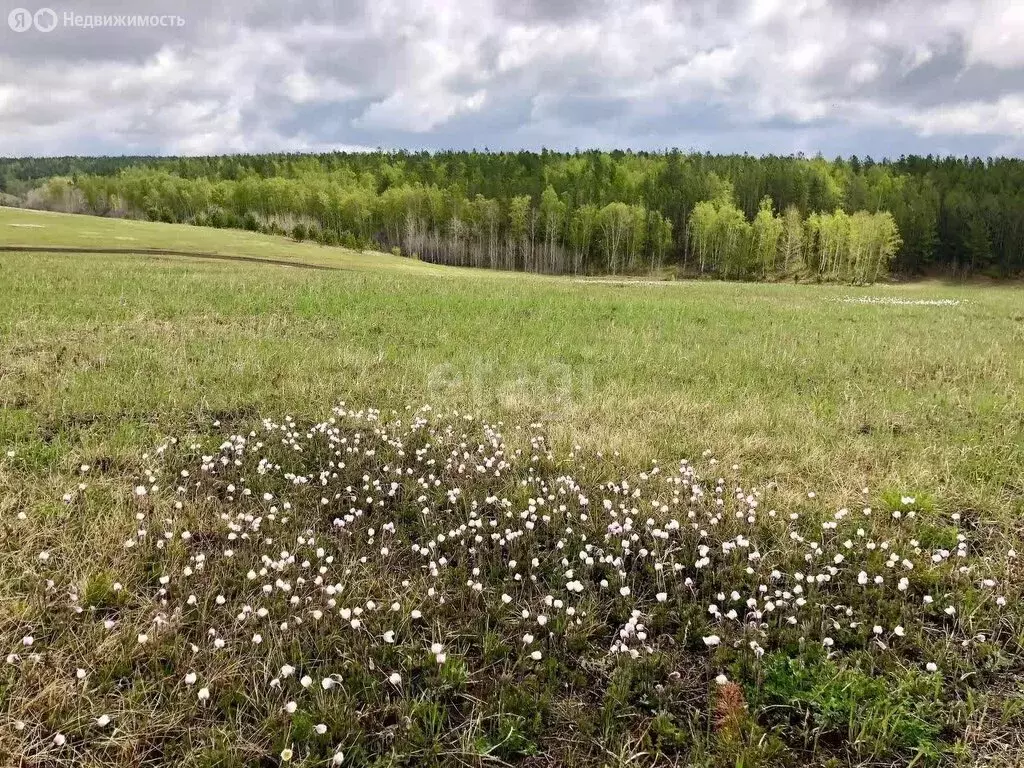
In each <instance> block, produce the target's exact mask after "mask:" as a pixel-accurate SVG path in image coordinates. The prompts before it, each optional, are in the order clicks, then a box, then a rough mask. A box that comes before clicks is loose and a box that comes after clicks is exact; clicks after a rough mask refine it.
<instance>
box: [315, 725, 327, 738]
mask: <svg viewBox="0 0 1024 768" xmlns="http://www.w3.org/2000/svg"><path fill="white" fill-rule="evenodd" d="M313 730H314V731H316V732H317V733H318V734H319V735H320V736H323V735H324V734H325V733H327V726H326V725H324V724H323V723H318V724H317V725H316V727H314V728H313Z"/></svg>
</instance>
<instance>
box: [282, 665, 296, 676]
mask: <svg viewBox="0 0 1024 768" xmlns="http://www.w3.org/2000/svg"><path fill="white" fill-rule="evenodd" d="M294 674H295V667H293V666H292V665H291V664H285V665H284V666H283V667H281V677H291V676H292V675H294Z"/></svg>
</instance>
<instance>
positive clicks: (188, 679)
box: [185, 672, 197, 685]
mask: <svg viewBox="0 0 1024 768" xmlns="http://www.w3.org/2000/svg"><path fill="white" fill-rule="evenodd" d="M196 679H197V678H196V673H195V672H189V673H188V674H187V675H185V685H192V684H193V683H195V681H196Z"/></svg>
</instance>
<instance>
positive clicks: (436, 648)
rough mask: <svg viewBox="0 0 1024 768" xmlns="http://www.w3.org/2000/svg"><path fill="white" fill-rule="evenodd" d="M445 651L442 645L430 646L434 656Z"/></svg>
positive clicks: (432, 644)
mask: <svg viewBox="0 0 1024 768" xmlns="http://www.w3.org/2000/svg"><path fill="white" fill-rule="evenodd" d="M443 650H444V646H443V645H441V644H440V643H431V645H430V652H431V653H432V654H434V655H435V656H436V655H437V654H439V653H441V651H443Z"/></svg>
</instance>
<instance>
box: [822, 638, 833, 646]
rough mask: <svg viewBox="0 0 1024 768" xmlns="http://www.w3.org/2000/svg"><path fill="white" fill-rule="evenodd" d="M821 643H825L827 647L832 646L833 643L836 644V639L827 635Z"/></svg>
mask: <svg viewBox="0 0 1024 768" xmlns="http://www.w3.org/2000/svg"><path fill="white" fill-rule="evenodd" d="M821 644H822V645H824V646H825V647H826V648H831V647H832V646H833V645H835V640H833V639H832V638H831V637H826V638H825V639H824V640H822V641H821Z"/></svg>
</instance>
